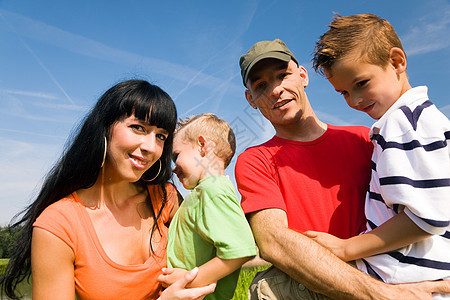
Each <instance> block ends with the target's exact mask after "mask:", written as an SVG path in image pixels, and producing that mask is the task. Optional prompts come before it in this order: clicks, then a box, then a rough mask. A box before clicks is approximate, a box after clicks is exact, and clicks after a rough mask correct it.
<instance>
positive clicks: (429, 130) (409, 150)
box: [308, 14, 450, 297]
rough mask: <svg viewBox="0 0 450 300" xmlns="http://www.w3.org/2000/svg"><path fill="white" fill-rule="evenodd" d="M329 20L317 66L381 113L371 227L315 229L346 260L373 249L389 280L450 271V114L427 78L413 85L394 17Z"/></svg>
mask: <svg viewBox="0 0 450 300" xmlns="http://www.w3.org/2000/svg"><path fill="white" fill-rule="evenodd" d="M329 27H330V29H329V30H328V31H327V32H326V33H325V34H324V35H323V36H322V37H321V38H320V40H319V41H318V43H317V45H316V51H315V55H314V59H313V64H314V68H315V69H316V70H320V71H322V72H323V73H324V74H325V76H326V77H327V79H328V80H329V81H330V83H331V84H332V85H333V86H334V88H335V89H336V91H337V92H339V93H341V94H342V95H343V96H344V98H345V100H346V101H347V104H348V105H349V106H350V107H352V108H354V109H357V110H360V111H363V112H366V113H367V114H368V115H369V116H371V117H372V118H374V119H376V120H378V121H376V122H375V123H374V125H373V126H372V128H371V131H370V138H371V140H372V143H373V145H374V153H373V155H372V178H371V182H370V189H369V192H368V194H367V197H366V209H365V212H366V217H367V220H368V221H367V230H366V232H367V233H366V234H364V235H360V236H356V237H353V238H350V239H346V240H341V239H338V238H334V237H332V236H330V235H328V234H319V233H308V235H309V236H310V237H313V238H314V239H315V240H316V241H318V242H319V243H321V244H322V245H324V246H326V247H327V248H329V249H330V250H331V251H333V252H334V253H335V254H336V255H337V256H339V257H341V258H342V259H344V260H353V259H357V258H362V257H366V258H364V259H360V260H358V261H357V266H358V268H359V269H360V270H363V271H364V272H366V273H368V274H370V275H372V276H374V277H375V278H378V279H381V280H383V281H385V282H388V283H402V282H416V281H422V280H438V279H450V256H449V252H448V251H449V249H450V239H449V238H450V232H449V228H450V227H449V223H450V221H449V220H450V202H449V200H450V147H449V144H448V141H449V139H450V122H449V120H448V119H447V117H445V116H444V115H443V114H442V113H441V112H440V111H439V110H438V109H437V108H436V106H434V105H433V103H432V102H431V101H430V100H429V99H428V96H427V88H426V87H425V86H421V87H416V88H411V86H410V84H409V81H408V77H407V74H406V55H405V52H404V50H403V47H402V44H401V42H400V39H399V38H398V36H397V34H396V33H395V31H394V28H393V27H392V25H391V24H390V23H389V22H388V21H386V20H384V19H381V18H379V17H377V16H375V15H371V14H363V15H353V16H348V17H341V16H337V17H335V19H334V20H333V22H332V23H331V24H330V25H329ZM380 253H381V254H380ZM374 254H379V255H374ZM371 255H374V256H371ZM367 256H370V257H367ZM435 297H438V296H437V295H436V296H435ZM439 297H443V296H442V295H440V296H439Z"/></svg>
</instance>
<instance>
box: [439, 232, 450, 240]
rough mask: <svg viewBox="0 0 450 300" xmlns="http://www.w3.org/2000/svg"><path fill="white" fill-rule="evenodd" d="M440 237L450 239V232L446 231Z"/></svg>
mask: <svg viewBox="0 0 450 300" xmlns="http://www.w3.org/2000/svg"><path fill="white" fill-rule="evenodd" d="M441 236H442V237H444V238H446V239H450V231H446V232H445V233H444V234H442V235H441Z"/></svg>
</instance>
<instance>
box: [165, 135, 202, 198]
mask: <svg viewBox="0 0 450 300" xmlns="http://www.w3.org/2000/svg"><path fill="white" fill-rule="evenodd" d="M201 158H202V157H201V155H200V151H199V149H198V147H197V145H195V144H191V143H189V142H185V141H183V139H182V138H181V137H180V135H179V134H177V135H175V138H174V140H173V152H172V160H173V162H174V163H175V167H174V168H173V172H174V173H175V174H176V175H177V177H178V179H179V180H180V182H181V183H182V184H183V186H184V188H185V189H188V190H191V189H193V188H194V187H195V186H196V185H197V183H198V182H199V181H200V179H202V176H203V167H202V164H201Z"/></svg>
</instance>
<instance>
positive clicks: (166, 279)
mask: <svg viewBox="0 0 450 300" xmlns="http://www.w3.org/2000/svg"><path fill="white" fill-rule="evenodd" d="M187 272H188V271H187V270H184V269H179V268H162V274H161V275H159V276H158V281H159V282H160V283H161V285H162V286H163V287H165V288H167V287H169V286H171V285H172V284H174V283H175V282H176V281H178V280H180V279H182V278H183V277H184V275H186V273H187ZM196 272H197V271H196ZM196 276H197V273H196ZM194 277H195V276H194Z"/></svg>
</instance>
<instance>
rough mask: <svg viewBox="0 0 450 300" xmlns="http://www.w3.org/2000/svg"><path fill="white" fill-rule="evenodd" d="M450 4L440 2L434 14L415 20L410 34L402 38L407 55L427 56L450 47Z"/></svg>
mask: <svg viewBox="0 0 450 300" xmlns="http://www.w3.org/2000/svg"><path fill="white" fill-rule="evenodd" d="M449 36H450V4H449V3H448V1H439V5H437V7H436V8H435V11H434V12H433V13H429V14H426V15H424V16H423V17H422V18H420V19H418V20H415V22H414V25H413V27H412V28H411V30H410V32H409V33H407V34H406V35H405V36H402V37H401V39H402V43H403V46H404V47H405V50H406V53H407V54H408V55H409V56H411V55H418V54H425V53H429V52H433V51H437V50H442V49H446V48H448V47H450V39H449V38H448V37H449Z"/></svg>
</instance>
